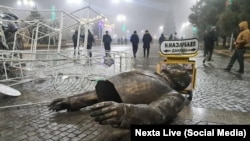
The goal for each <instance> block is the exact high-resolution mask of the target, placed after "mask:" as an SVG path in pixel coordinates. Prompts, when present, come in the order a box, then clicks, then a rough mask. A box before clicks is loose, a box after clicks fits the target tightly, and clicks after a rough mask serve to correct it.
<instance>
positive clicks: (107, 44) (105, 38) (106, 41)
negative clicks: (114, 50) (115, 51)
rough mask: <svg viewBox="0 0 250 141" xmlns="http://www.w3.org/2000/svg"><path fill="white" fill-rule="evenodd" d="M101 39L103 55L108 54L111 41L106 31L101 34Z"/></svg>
mask: <svg viewBox="0 0 250 141" xmlns="http://www.w3.org/2000/svg"><path fill="white" fill-rule="evenodd" d="M102 40H103V44H104V49H105V56H110V50H111V47H110V44H111V42H112V38H111V36H110V35H109V32H108V31H106V32H105V35H103V39H102Z"/></svg>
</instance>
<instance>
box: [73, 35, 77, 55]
mask: <svg viewBox="0 0 250 141" xmlns="http://www.w3.org/2000/svg"><path fill="white" fill-rule="evenodd" d="M77 39H78V31H77V30H76V31H75V33H74V34H73V35H72V41H73V46H74V55H75V54H76V47H77Z"/></svg>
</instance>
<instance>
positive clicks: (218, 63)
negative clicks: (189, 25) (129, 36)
mask: <svg viewBox="0 0 250 141" xmlns="http://www.w3.org/2000/svg"><path fill="white" fill-rule="evenodd" d="M130 49H131V47H130V46H113V47H112V50H120V51H122V50H130ZM131 50H132V49H131ZM202 52H203V51H202V50H200V51H199V55H198V56H196V57H194V58H191V60H195V61H196V68H197V74H196V87H195V89H194V90H193V99H192V101H190V102H188V103H187V104H186V106H185V108H184V109H183V110H182V111H181V112H180V113H179V115H178V117H176V118H175V119H174V120H173V121H172V122H171V123H170V124H173V125H183V124H184V125H204V124H205V125H214V124H250V105H249V103H250V63H249V62H247V61H246V62H245V73H244V74H238V73H235V72H234V70H237V68H238V62H235V64H234V67H233V69H232V71H231V72H225V71H223V68H225V67H226V65H227V63H228V62H229V59H230V58H229V57H227V56H224V55H220V54H216V53H214V55H213V61H211V62H206V63H205V64H203V63H202V60H203V54H202ZM142 56H143V54H142V47H141V46H140V47H139V50H138V53H137V58H135V59H133V61H132V62H133V63H134V65H133V67H134V68H137V69H147V70H152V71H155V70H156V64H157V63H158V62H159V61H161V60H162V58H161V57H159V54H158V47H157V46H153V47H152V48H151V52H150V56H149V58H143V57H142ZM118 68H119V67H118ZM110 69H112V70H113V68H110ZM86 71H94V73H97V74H98V73H100V72H103V70H102V68H100V67H94V66H91V67H90V68H89V69H87V70H86ZM109 71H111V70H109ZM95 84H96V81H93V80H91V79H86V78H81V77H74V76H72V77H68V78H66V79H63V78H62V77H57V78H50V79H44V80H36V81H32V82H28V83H24V84H20V85H17V86H14V87H15V88H16V89H18V90H20V91H21V92H22V95H21V96H19V97H9V96H6V95H3V94H0V107H1V108H0V141H44V140H46V141H59V140H60V141H68V140H70V141H85V140H86V141H92V140H93V141H99V140H100V141H101V140H109V139H110V138H111V136H112V138H115V136H119V135H121V134H123V133H124V132H128V131H126V130H125V131H124V130H119V129H114V128H112V127H110V126H103V125H99V124H98V123H96V122H94V120H93V119H92V118H91V117H90V116H89V114H88V111H87V110H86V109H82V110H81V111H78V112H65V111H61V112H58V113H55V112H52V111H49V110H48V108H47V104H48V102H49V101H51V100H52V99H55V98H59V97H66V96H70V95H74V94H78V93H83V92H85V91H87V90H93V89H94V86H95ZM17 105H18V106H17Z"/></svg>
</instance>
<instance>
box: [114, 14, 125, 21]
mask: <svg viewBox="0 0 250 141" xmlns="http://www.w3.org/2000/svg"><path fill="white" fill-rule="evenodd" d="M116 19H117V20H118V21H119V22H122V21H126V17H125V16H124V15H118V16H117V18H116Z"/></svg>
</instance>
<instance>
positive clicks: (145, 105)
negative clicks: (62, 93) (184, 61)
mask: <svg viewBox="0 0 250 141" xmlns="http://www.w3.org/2000/svg"><path fill="white" fill-rule="evenodd" d="M190 82H191V77H190V75H189V73H188V72H187V71H186V70H185V69H184V68H183V67H182V66H180V65H167V66H166V67H165V68H164V69H162V71H161V72H160V74H158V73H155V72H150V71H145V70H144V71H141V70H131V71H128V72H123V73H120V74H118V75H115V76H112V77H110V78H109V79H107V80H100V81H98V82H97V84H96V86H95V91H88V92H86V93H83V94H79V95H75V96H70V97H67V98H59V99H55V100H53V101H52V102H51V103H50V105H49V109H50V110H53V111H60V110H67V111H76V110H79V109H81V108H84V107H86V106H89V107H88V108H89V109H90V110H91V116H92V117H94V118H95V121H97V122H99V123H100V124H103V125H112V126H113V127H117V128H124V129H128V128H129V127H130V125H131V124H166V123H168V122H169V121H170V120H171V119H173V118H174V117H175V116H176V115H177V114H178V112H180V111H181V110H182V108H183V106H184V101H185V98H184V97H183V96H182V95H181V94H180V93H179V91H182V90H184V89H185V88H186V87H187V86H188V85H189V84H190Z"/></svg>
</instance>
